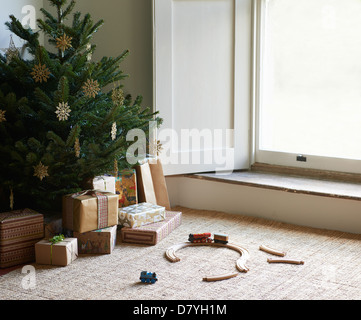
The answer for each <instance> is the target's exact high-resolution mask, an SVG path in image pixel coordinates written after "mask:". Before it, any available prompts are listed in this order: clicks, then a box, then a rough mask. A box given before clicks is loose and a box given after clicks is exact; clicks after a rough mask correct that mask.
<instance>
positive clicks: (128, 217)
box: [118, 202, 166, 228]
mask: <svg viewBox="0 0 361 320" xmlns="http://www.w3.org/2000/svg"><path fill="white" fill-rule="evenodd" d="M165 217H166V212H165V208H164V207H161V206H158V205H156V204H152V203H147V202H143V203H139V204H134V205H132V206H128V207H124V208H119V215H118V224H119V225H121V226H123V227H130V228H136V227H140V226H143V225H147V224H150V223H154V222H158V221H162V220H164V219H165Z"/></svg>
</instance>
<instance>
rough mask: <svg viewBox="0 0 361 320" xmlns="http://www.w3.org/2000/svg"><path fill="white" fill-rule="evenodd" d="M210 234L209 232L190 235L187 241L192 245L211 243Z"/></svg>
mask: <svg viewBox="0 0 361 320" xmlns="http://www.w3.org/2000/svg"><path fill="white" fill-rule="evenodd" d="M211 236H212V235H211V234H210V233H209V232H205V233H191V234H190V235H189V238H188V241H190V242H193V243H205V242H212V241H213V240H212V238H211Z"/></svg>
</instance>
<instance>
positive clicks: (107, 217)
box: [63, 190, 118, 233]
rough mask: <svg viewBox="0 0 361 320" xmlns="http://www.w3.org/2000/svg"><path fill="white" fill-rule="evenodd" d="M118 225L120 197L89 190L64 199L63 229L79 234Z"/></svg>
mask: <svg viewBox="0 0 361 320" xmlns="http://www.w3.org/2000/svg"><path fill="white" fill-rule="evenodd" d="M117 224H118V196H117V195H116V194H113V193H110V192H98V191H96V190H88V191H83V192H79V193H75V194H69V195H66V196H64V197H63V227H64V228H65V229H68V230H72V231H75V232H79V233H84V232H88V231H93V230H98V229H103V228H107V227H111V226H114V225H117Z"/></svg>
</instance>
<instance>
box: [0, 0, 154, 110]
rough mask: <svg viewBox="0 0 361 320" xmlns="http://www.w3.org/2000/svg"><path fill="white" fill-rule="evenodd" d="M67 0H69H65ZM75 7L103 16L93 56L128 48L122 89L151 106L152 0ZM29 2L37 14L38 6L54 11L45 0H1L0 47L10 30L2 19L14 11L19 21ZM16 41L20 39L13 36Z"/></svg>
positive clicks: (91, 1)
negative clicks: (127, 76)
mask: <svg viewBox="0 0 361 320" xmlns="http://www.w3.org/2000/svg"><path fill="white" fill-rule="evenodd" d="M68 2H69V1H68ZM76 2H77V5H76V8H75V10H78V11H80V12H82V13H83V14H85V13H90V14H91V16H92V18H93V20H94V21H98V20H100V19H103V20H104V21H105V24H104V26H103V27H102V28H101V29H99V31H98V33H97V34H96V35H95V36H94V38H93V40H92V43H94V44H96V45H97V51H96V52H95V53H94V55H93V60H95V61H97V60H99V59H100V58H102V57H103V56H113V57H115V56H117V55H119V54H120V53H121V52H123V50H125V49H129V50H130V55H129V56H128V57H127V58H126V59H125V60H124V62H123V63H122V70H123V71H124V72H125V73H127V74H129V76H130V77H129V78H127V79H126V80H125V81H124V82H123V84H124V86H125V87H124V91H125V92H126V93H131V94H132V95H133V96H136V95H138V94H140V95H142V96H143V98H144V100H143V105H144V106H150V107H152V106H153V57H152V51H153V44H152V43H153V41H152V1H151V0H77V1H76ZM26 5H32V6H34V7H35V9H36V18H42V15H41V14H40V12H39V8H41V7H43V6H44V8H45V9H46V10H48V11H50V12H53V10H54V9H53V8H52V7H51V6H50V5H49V3H48V1H47V0H15V1H9V0H0V6H1V10H0V48H7V47H8V46H9V42H10V32H9V31H8V30H7V29H6V27H5V25H4V22H5V21H8V20H9V18H8V17H9V15H10V14H14V15H15V16H16V17H17V18H18V19H19V20H20V21H22V20H23V18H24V17H25V16H26V13H25V14H24V13H22V8H23V7H24V6H26ZM14 41H15V44H16V45H17V46H21V42H20V41H19V40H18V39H16V38H14Z"/></svg>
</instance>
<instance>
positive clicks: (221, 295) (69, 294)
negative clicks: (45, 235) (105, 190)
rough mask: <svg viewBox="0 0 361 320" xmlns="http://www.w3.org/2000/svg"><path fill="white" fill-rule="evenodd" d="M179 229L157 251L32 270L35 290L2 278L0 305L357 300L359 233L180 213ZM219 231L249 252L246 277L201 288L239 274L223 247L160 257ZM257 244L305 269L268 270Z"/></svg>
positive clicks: (123, 247) (122, 248)
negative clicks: (147, 276) (192, 236)
mask: <svg viewBox="0 0 361 320" xmlns="http://www.w3.org/2000/svg"><path fill="white" fill-rule="evenodd" d="M176 210H178V211H182V212H183V223H182V225H181V226H180V227H179V228H178V229H176V230H175V231H174V232H173V233H172V234H170V235H169V236H168V237H167V238H166V239H164V240H163V241H162V242H160V243H159V244H158V245H156V246H143V245H131V244H125V243H121V242H120V239H119V238H120V237H119V238H118V242H117V246H116V248H115V251H114V252H113V253H112V254H111V255H101V256H96V255H91V256H89V255H81V256H79V257H78V259H77V260H75V261H74V262H73V263H72V264H71V265H69V266H67V267H52V266H40V265H36V264H34V266H35V270H36V278H35V279H36V285H35V288H34V289H23V288H22V285H21V283H22V280H23V278H24V277H25V274H22V273H21V269H18V270H15V271H12V272H10V273H8V274H6V275H4V276H2V277H0V288H1V289H0V300H5V299H7V300H15V299H22V300H24V299H57V300H62V299H73V300H78V299H84V300H86V299H97V300H103V299H119V300H164V299H168V300H190V299H192V300H201V299H202V300H203V299H204V300H228V299H230V300H243V299H247V300H250V299H251V300H259V299H265V300H275V299H276V300H284V299H287V300H293V299H298V300H303V299H307V300H314V299H325V300H326V299H327V300H328V299H333V300H336V299H361V289H360V288H361V235H354V234H346V233H341V232H333V231H325V230H319V229H311V228H305V227H299V226H293V225H287V224H283V223H278V222H273V221H266V220H262V219H257V218H249V217H244V216H240V215H231V214H225V213H220V212H209V211H197V210H191V209H186V208H177V209H176ZM199 232H211V233H215V232H221V233H226V234H228V235H229V237H230V242H232V243H236V244H239V245H241V246H242V247H244V248H245V249H247V250H248V251H249V254H250V258H249V260H248V263H247V265H248V267H249V269H250V270H249V271H248V272H247V273H239V275H238V276H237V277H235V278H232V279H229V280H224V281H218V282H204V281H202V278H203V277H204V276H210V275H219V274H222V273H227V272H237V270H236V260H237V259H238V258H239V257H240V255H239V253H237V252H236V251H233V250H230V249H227V248H215V247H188V248H183V249H181V250H179V251H177V255H178V256H179V258H181V261H180V262H177V263H172V262H169V261H168V260H167V259H166V258H165V251H166V249H167V248H169V247H171V246H172V245H174V244H177V243H180V242H184V241H187V238H188V234H189V233H199ZM262 244H266V245H269V246H271V247H274V248H276V249H279V250H282V251H286V252H287V255H286V257H287V258H290V259H292V258H294V259H300V260H303V261H304V262H305V264H304V265H289V264H269V263H268V262H267V258H274V257H275V256H272V255H270V254H268V253H265V252H263V251H260V250H259V246H260V245H262ZM142 270H147V271H153V272H156V273H157V274H158V277H159V281H158V282H157V283H156V284H154V285H144V284H141V283H140V282H139V274H140V272H141V271H142Z"/></svg>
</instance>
